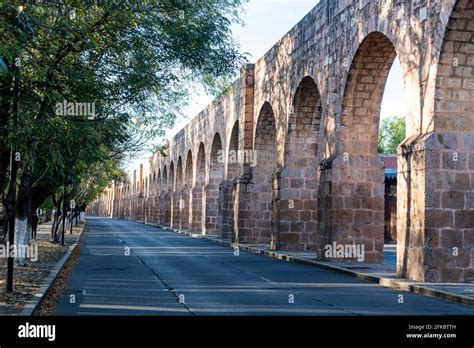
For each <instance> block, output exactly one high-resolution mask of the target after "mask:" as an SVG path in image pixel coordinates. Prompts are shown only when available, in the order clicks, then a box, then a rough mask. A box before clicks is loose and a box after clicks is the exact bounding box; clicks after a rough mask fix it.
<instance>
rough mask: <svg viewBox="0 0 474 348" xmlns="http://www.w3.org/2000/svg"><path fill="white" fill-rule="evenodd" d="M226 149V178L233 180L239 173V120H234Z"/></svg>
mask: <svg viewBox="0 0 474 348" xmlns="http://www.w3.org/2000/svg"><path fill="white" fill-rule="evenodd" d="M228 144H229V147H228V150H227V180H234V179H235V178H237V177H238V176H239V174H240V163H239V121H238V120H237V121H235V123H234V126H233V127H232V132H231V133H230V138H229V142H228Z"/></svg>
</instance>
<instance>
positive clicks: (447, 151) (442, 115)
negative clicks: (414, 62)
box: [397, 0, 474, 282]
mask: <svg viewBox="0 0 474 348" xmlns="http://www.w3.org/2000/svg"><path fill="white" fill-rule="evenodd" d="M473 50H474V1H472V0H458V1H456V2H455V5H454V7H453V10H452V12H451V15H450V18H449V21H448V24H447V27H446V30H445V32H444V37H443V43H442V47H441V51H440V57H439V61H438V65H437V71H436V80H435V87H434V101H433V103H434V105H433V110H434V112H433V119H432V120H424V122H425V123H426V122H429V121H432V125H431V127H430V130H432V132H430V133H428V134H425V135H423V136H420V137H418V139H408V141H406V142H405V144H403V146H402V147H401V149H400V150H399V163H402V168H401V169H402V170H401V171H399V178H400V175H403V178H404V180H400V179H399V180H398V187H397V191H398V192H399V193H400V192H403V196H401V195H399V197H398V206H399V207H398V217H397V222H398V230H397V242H398V250H397V251H398V252H397V273H398V275H399V276H403V277H407V278H410V279H414V280H417V281H428V282H473V279H474V263H473V257H474V254H473V253H472V247H473V246H474V243H473V240H474V180H473V178H474V150H473V149H474V116H473V105H474V93H473V89H474V82H473V81H474V72H473V69H474V56H473V54H472V52H473ZM426 118H427V117H426ZM400 216H403V217H404V219H403V220H402V223H400V222H399V221H400ZM453 248H456V249H453ZM453 250H456V251H457V254H456V255H455V254H454V253H453Z"/></svg>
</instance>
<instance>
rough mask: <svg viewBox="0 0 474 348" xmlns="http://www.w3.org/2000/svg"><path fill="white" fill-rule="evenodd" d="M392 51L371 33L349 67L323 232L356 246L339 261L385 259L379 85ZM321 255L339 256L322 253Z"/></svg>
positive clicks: (382, 38)
mask: <svg viewBox="0 0 474 348" xmlns="http://www.w3.org/2000/svg"><path fill="white" fill-rule="evenodd" d="M396 56H397V53H396V51H395V48H394V46H393V44H392V42H391V41H390V39H389V38H387V37H386V36H385V35H383V34H382V33H379V32H373V33H371V34H369V35H368V36H367V37H366V38H365V40H364V41H363V42H362V43H361V45H360V47H359V49H358V51H357V52H356V55H355V57H354V60H353V62H352V65H351V67H350V72H349V76H348V80H347V84H346V90H345V94H344V101H343V112H342V119H341V124H340V142H339V149H338V161H337V163H335V167H334V168H333V169H332V170H333V175H332V177H333V179H332V180H333V181H332V183H331V193H330V194H331V195H332V202H333V206H332V208H331V214H332V221H331V226H330V231H331V232H330V233H331V234H330V235H329V236H328V235H325V236H324V237H325V238H324V239H325V240H326V243H329V244H331V243H333V242H336V243H338V244H345V245H347V244H350V245H354V246H355V248H353V249H354V250H356V251H357V253H353V254H351V253H349V255H344V260H340V261H347V260H356V261H358V262H362V261H363V262H373V263H382V262H383V261H384V253H383V250H384V225H385V224H384V216H385V213H384V196H385V194H384V191H385V190H384V188H385V185H384V177H385V174H384V163H383V159H382V158H381V157H380V156H379V154H378V145H379V124H380V113H381V106H382V99H383V96H384V90H385V86H386V82H387V78H388V75H389V72H390V69H391V67H392V65H393V62H394V60H395V57H396ZM323 196H324V194H323ZM336 202H337V204H336ZM326 227H327V226H326ZM322 252H324V251H322ZM324 257H326V258H330V259H331V260H334V259H336V260H338V259H339V258H340V257H339V256H338V255H336V253H332V254H331V253H327V252H326V253H324Z"/></svg>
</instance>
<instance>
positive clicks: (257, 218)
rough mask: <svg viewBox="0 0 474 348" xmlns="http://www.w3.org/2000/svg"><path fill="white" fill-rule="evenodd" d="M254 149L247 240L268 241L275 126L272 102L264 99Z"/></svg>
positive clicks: (275, 158) (255, 241) (271, 207)
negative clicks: (250, 223) (250, 225)
mask: <svg viewBox="0 0 474 348" xmlns="http://www.w3.org/2000/svg"><path fill="white" fill-rule="evenodd" d="M254 150H255V152H256V158H257V163H256V165H255V167H254V168H253V173H252V177H253V182H254V187H253V192H252V194H251V201H252V207H251V216H252V221H253V228H252V232H251V237H250V238H249V237H244V239H245V240H246V242H247V243H263V244H270V242H271V241H272V239H271V238H272V209H273V206H272V199H273V174H274V172H275V171H276V169H277V168H278V157H277V130H276V122H275V116H274V113H273V109H272V107H271V105H270V104H269V103H268V102H266V103H265V104H264V105H263V106H262V108H261V110H260V113H259V116H258V121H257V126H256V129H255V141H254Z"/></svg>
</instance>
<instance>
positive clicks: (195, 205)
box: [190, 186, 204, 234]
mask: <svg viewBox="0 0 474 348" xmlns="http://www.w3.org/2000/svg"><path fill="white" fill-rule="evenodd" d="M203 193H204V191H203V187H202V186H195V187H193V188H192V189H191V193H190V194H191V204H192V210H193V215H192V223H191V231H192V232H193V233H197V234H203V231H204V224H203V198H204V194H203Z"/></svg>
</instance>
